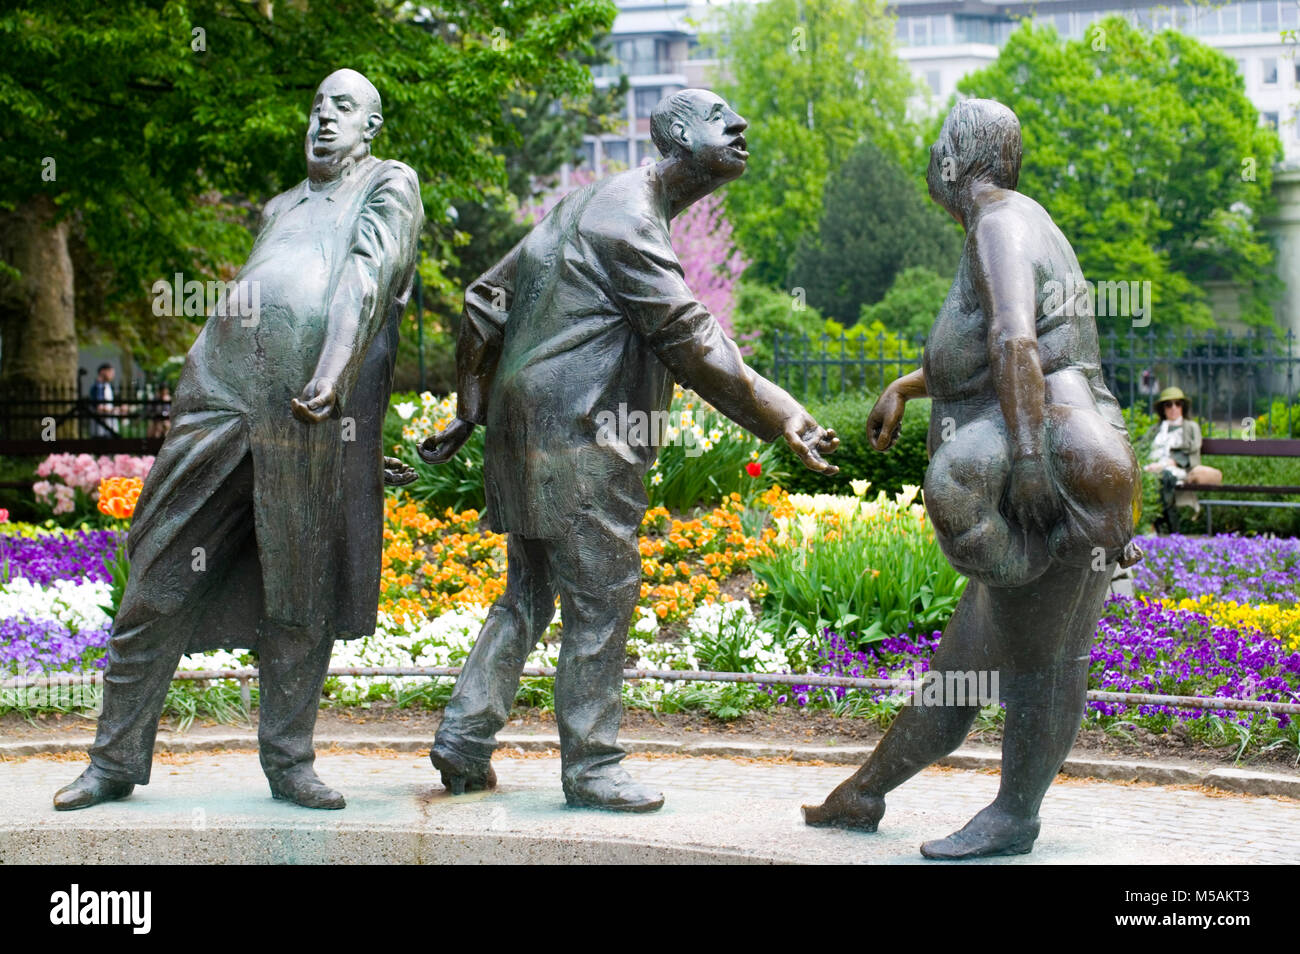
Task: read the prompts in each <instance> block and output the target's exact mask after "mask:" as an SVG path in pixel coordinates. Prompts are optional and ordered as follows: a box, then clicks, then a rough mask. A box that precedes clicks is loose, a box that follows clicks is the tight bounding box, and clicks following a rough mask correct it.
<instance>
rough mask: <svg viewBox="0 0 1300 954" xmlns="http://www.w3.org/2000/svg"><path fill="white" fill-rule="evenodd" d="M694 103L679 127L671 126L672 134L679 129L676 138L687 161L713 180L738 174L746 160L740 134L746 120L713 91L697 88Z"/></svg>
mask: <svg viewBox="0 0 1300 954" xmlns="http://www.w3.org/2000/svg"><path fill="white" fill-rule="evenodd" d="M694 105H695V108H694V109H693V110H691V111H690V114H689V116H688V117H687V118H686V119H684V120H683V121H682V122H681V123H680V126H679V125H678V124H674V126H673V132H674V134H675V135H677V134H678V130H679V129H680V134H679V135H678V141H679V142H681V144H682V145H683V146H685V147H686V149H687V150H688V151H689V154H690V161H691V162H692V163H693V164H695V165H697V166H699V167H700V168H701V169H702V170H704V171H705V172H707V173H708V175H709V176H710V177H711V178H714V179H721V180H723V181H729V180H731V179H735V178H737V177H739V176H740V174H741V173H743V172H744V171H745V163H746V162H747V161H748V160H749V152H748V151H747V149H746V148H745V147H746V145H747V144H746V142H745V137H744V135H742V133H744V131H745V129H746V128H747V127H748V126H749V123H747V122H746V121H745V120H744V119H743V118H742V117H741V116H739V115H738V114H737V113H736V111H735V110H734V109H732V108H731V107H730V106H729V105H727V101H726V100H725V99H723V98H722V97H721V96H718V95H717V94H716V93H710V92H707V91H705V90H700V91H699V93H698V94H697V95H696V96H695V97H694Z"/></svg>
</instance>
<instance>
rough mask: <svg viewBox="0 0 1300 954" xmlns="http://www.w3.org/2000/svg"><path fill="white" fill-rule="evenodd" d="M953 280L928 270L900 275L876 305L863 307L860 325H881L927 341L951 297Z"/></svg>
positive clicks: (918, 269)
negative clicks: (946, 299) (942, 308)
mask: <svg viewBox="0 0 1300 954" xmlns="http://www.w3.org/2000/svg"><path fill="white" fill-rule="evenodd" d="M951 287H952V281H951V279H948V278H944V277H943V276H942V275H940V274H939V273H937V272H934V271H931V270H930V269H928V268H923V267H919V266H918V267H916V268H909V269H907V270H906V271H903V272H900V273H899V274H898V276H897V277H896V278H895V279H894V283H893V284H892V285H890V286H889V291H887V292H886V293H885V297H884V298H882V299H880V301H878V302H876V303H875V304H874V305H863V306H862V314H861V316H860V317H859V318H858V324H859V325H870V324H872V323H873V322H877V321H878V322H880V324H881V325H883V326H884V327H885V328H887V329H889V330H890V331H892V332H901V333H902V334H905V335H907V336H908V337H909V338H914V339H916V338H924V337H926V336H928V335H929V334H930V328H931V326H932V325H933V324H934V319H935V316H936V315H938V314H939V309H940V308H941V307H942V306H943V302H944V299H945V298H947V297H948V290H949V289H950V288H951Z"/></svg>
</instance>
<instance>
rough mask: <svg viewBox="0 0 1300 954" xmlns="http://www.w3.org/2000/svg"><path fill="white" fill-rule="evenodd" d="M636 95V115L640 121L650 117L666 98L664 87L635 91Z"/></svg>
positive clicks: (650, 87) (644, 88) (646, 87)
mask: <svg viewBox="0 0 1300 954" xmlns="http://www.w3.org/2000/svg"><path fill="white" fill-rule="evenodd" d="M634 92H635V94H636V115H637V118H638V119H643V118H646V117H648V116H649V115H650V114H651V113H653V112H654V110H655V107H656V106H658V105H659V100H661V99H663V98H664V89H663V87H662V86H644V87H642V88H640V89H637V90H635V91H634Z"/></svg>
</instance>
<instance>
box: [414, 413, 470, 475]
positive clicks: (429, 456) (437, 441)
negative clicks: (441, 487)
mask: <svg viewBox="0 0 1300 954" xmlns="http://www.w3.org/2000/svg"><path fill="white" fill-rule="evenodd" d="M473 433H474V425H473V424H471V423H470V422H469V421H462V420H461V419H460V418H455V419H454V420H453V421H452V422H451V423H450V424H448V425H447V426H446V427H444V428H443V429H442V430H440V431H439V432H438V433H437V434H431V435H430V436H428V437H426V438H425V439H424V440H423V441H422V442H421V443H420V446H419V447H418V448H416V453H418V454H419V455H420V459H421V460H423V461H424V462H425V463H426V464H445V463H447V461H449V460H451V459H452V458H453V457H455V456H456V451H458V450H460V449H461V447H463V446H464V445H465V442H466V441H467V440H469V436H470V435H471V434H473Z"/></svg>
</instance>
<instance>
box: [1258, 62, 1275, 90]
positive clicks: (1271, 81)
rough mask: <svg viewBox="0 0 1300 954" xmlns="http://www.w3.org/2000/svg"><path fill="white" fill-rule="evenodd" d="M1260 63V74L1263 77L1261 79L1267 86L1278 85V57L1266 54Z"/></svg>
mask: <svg viewBox="0 0 1300 954" xmlns="http://www.w3.org/2000/svg"><path fill="white" fill-rule="evenodd" d="M1259 65H1260V76H1261V77H1262V79H1261V80H1260V81H1261V82H1262V83H1263V84H1264V85H1265V86H1276V85H1277V57H1276V56H1266V57H1264V58H1263V59H1262V60H1260V61H1259Z"/></svg>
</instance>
